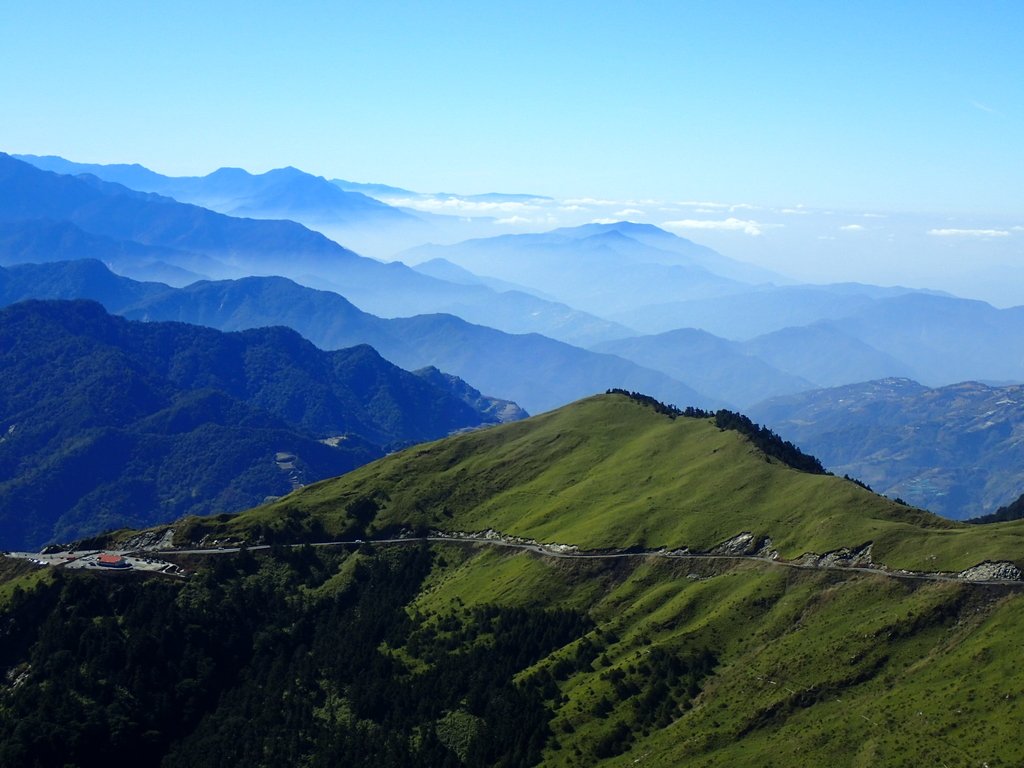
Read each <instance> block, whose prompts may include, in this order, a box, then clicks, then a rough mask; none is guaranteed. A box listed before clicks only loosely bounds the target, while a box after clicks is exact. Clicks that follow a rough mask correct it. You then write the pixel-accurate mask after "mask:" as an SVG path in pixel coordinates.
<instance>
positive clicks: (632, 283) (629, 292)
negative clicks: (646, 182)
mask: <svg viewBox="0 0 1024 768" xmlns="http://www.w3.org/2000/svg"><path fill="white" fill-rule="evenodd" d="M662 236H664V241H663V238H662ZM653 243H657V245H654V244H653ZM399 258H401V259H403V260H405V261H408V262H410V263H416V262H422V261H429V260H431V259H437V258H443V259H445V260H447V261H449V262H452V263H454V264H457V265H459V266H460V267H463V268H465V269H468V270H469V271H470V272H473V273H475V274H478V275H486V276H487V277H491V278H497V279H499V280H507V281H511V282H515V283H519V284H522V285H526V286H529V287H531V288H533V289H535V290H538V291H543V292H545V293H549V294H552V295H555V296H557V297H558V299H559V300H561V301H564V302H566V303H567V304H569V305H571V306H574V307H578V308H580V309H582V310H584V311H587V312H592V313H594V314H600V315H602V316H611V315H613V314H615V313H621V312H626V311H628V310H630V309H633V308H636V307H638V306H642V305H646V304H651V303H657V302H659V301H669V300H676V299H680V298H697V297H706V296H717V295H722V294H726V293H737V292H741V291H744V290H749V285H748V284H747V283H744V282H740V281H738V280H735V279H732V278H727V277H723V276H722V275H721V274H719V273H717V272H714V271H712V269H711V268H710V266H711V265H712V264H714V265H719V266H720V265H721V264H722V263H727V262H728V260H726V259H725V257H724V256H721V255H719V254H715V253H714V252H713V251H711V250H710V249H708V248H704V247H703V246H699V245H696V244H694V243H691V242H689V241H686V240H683V239H682V238H678V237H676V236H675V235H671V234H669V233H667V232H664V231H662V230H658V229H657V228H656V227H653V226H650V225H639V224H629V223H627V222H620V223H618V224H610V225H587V226H584V227H575V228H567V229H557V230H553V231H551V232H545V233H541V234H524V235H501V236H499V237H492V238H486V239H476V240H468V241H465V242H462V243H457V244H455V245H446V246H442V245H422V246H419V247H417V248H413V249H410V250H408V251H404V252H403V253H401V254H399ZM752 269H753V268H752ZM733 271H734V272H740V271H742V268H741V267H740V265H738V263H737V264H734V265H733ZM627 325H628V324H627Z"/></svg>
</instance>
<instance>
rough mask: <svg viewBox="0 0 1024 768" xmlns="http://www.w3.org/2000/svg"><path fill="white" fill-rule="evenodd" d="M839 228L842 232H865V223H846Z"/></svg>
mask: <svg viewBox="0 0 1024 768" xmlns="http://www.w3.org/2000/svg"><path fill="white" fill-rule="evenodd" d="M839 229H840V231H842V232H863V231H864V225H863V224H844V225H843V226H841V227H840V228H839Z"/></svg>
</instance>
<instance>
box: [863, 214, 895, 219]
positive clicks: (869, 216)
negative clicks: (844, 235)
mask: <svg viewBox="0 0 1024 768" xmlns="http://www.w3.org/2000/svg"><path fill="white" fill-rule="evenodd" d="M861 216H863V217H864V218H865V219H887V218H889V217H888V216H887V215H886V214H884V213H862V214H861Z"/></svg>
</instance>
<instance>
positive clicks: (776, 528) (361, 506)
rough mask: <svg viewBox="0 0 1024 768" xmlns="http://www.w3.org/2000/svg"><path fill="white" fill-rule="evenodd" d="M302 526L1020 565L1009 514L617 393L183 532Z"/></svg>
mask: <svg viewBox="0 0 1024 768" xmlns="http://www.w3.org/2000/svg"><path fill="white" fill-rule="evenodd" d="M364 523H365V530H364V528H363V524H364ZM310 526H315V527H316V529H317V532H318V533H319V534H320V535H322V536H327V537H331V536H340V535H346V534H348V535H353V534H358V535H366V536H372V535H374V534H375V533H379V532H381V531H385V530H392V529H395V528H399V527H412V528H416V527H419V528H421V529H425V528H431V527H432V528H438V529H441V530H446V531H466V532H469V531H481V530H485V529H488V528H492V529H494V530H497V531H500V532H501V533H503V534H508V535H515V536H522V537H527V538H534V539H537V540H538V541H542V542H557V543H563V544H573V545H577V546H579V547H580V548H582V549H611V548H626V547H644V548H659V547H665V548H668V549H674V548H679V547H689V548H690V549H692V550H708V549H711V548H713V547H715V546H716V545H718V544H720V543H722V542H724V541H726V540H727V539H730V538H732V537H734V536H736V535H738V534H740V533H743V532H749V533H751V534H753V535H754V537H755V539H760V538H765V537H767V538H770V539H771V541H772V546H773V547H774V548H775V549H777V550H778V551H779V553H780V555H781V557H783V558H785V559H793V558H796V557H799V556H800V555H801V554H803V553H805V552H817V553H824V552H829V551H833V550H836V549H839V548H841V547H859V546H862V545H864V544H867V543H872V545H873V546H872V555H873V557H874V560H875V561H876V562H879V563H882V564H884V565H886V566H888V567H891V568H907V569H913V570H927V571H959V570H963V569H965V568H968V567H970V566H972V565H975V564H977V563H980V562H982V561H985V560H1009V561H1015V562H1024V526H1021V525H1000V526H993V527H987V528H984V529H981V528H978V527H972V526H966V525H960V524H956V523H953V522H950V521H947V520H944V519H942V518H939V517H937V516H934V515H930V514H927V513H925V512H922V511H920V510H915V509H911V508H908V507H905V506H903V505H900V504H896V503H894V502H892V501H889V500H887V499H884V498H882V497H879V496H877V495H875V494H873V493H870V492H869V491H866V490H864V489H863V488H860V487H858V486H857V485H856V484H854V483H851V482H849V481H846V480H843V479H840V478H836V477H831V476H824V475H815V474H809V473H805V472H799V471H797V470H794V469H791V468H790V467H788V466H786V465H784V464H782V463H781V462H779V461H778V460H776V459H772V458H769V457H766V456H765V455H764V454H763V453H762V452H761V451H759V450H758V449H757V448H755V447H754V446H753V445H751V443H750V442H749V441H747V440H746V438H744V437H743V436H742V435H740V434H738V433H736V432H733V431H728V430H725V431H723V430H720V429H718V428H716V427H715V426H714V424H713V422H712V420H710V419H704V418H689V417H678V418H674V419H673V418H669V417H668V416H666V415H664V414H661V413H657V412H655V410H653V409H652V408H650V407H649V406H647V405H644V404H642V403H639V402H636V401H634V400H632V399H630V398H628V397H626V396H623V395H618V394H611V395H600V396H597V397H593V398H589V399H587V400H583V401H580V402H577V403H574V404H572V405H569V406H566V407H565V408H562V409H559V410H557V411H552V412H549V413H546V414H543V415H541V416H538V417H534V418H532V419H529V420H527V421H524V422H519V423H516V424H510V425H507V426H503V427H499V428H495V429H489V430H486V431H483V432H477V433H473V434H467V435H463V436H459V437H455V438H451V439H447V440H442V441H439V442H435V443H428V444H425V445H421V446H418V447H415V448H412V449H410V450H408V451H404V452H402V453H399V454H395V455H392V456H390V457H387V458H385V459H383V460H381V461H378V462H375V463H373V464H370V465H368V466H366V467H362V468H360V469H358V470H356V471H354V472H351V473H349V474H347V475H344V476H343V477H340V478H337V479H333V480H328V481H324V482H322V483H318V484H316V485H312V486H310V487H308V488H306V489H303V490H302V491H301V492H299V493H296V494H293V495H291V496H288V497H286V498H285V499H283V500H281V501H280V502H278V503H275V504H272V505H269V506H266V507H262V508H259V509H256V510H252V511H250V512H247V513H244V514H242V515H240V516H238V517H236V518H231V519H230V520H225V521H224V522H222V523H219V524H217V523H213V522H210V521H204V522H203V523H202V524H201V525H200V524H198V521H197V522H196V523H195V525H194V527H192V528H189V527H188V526H186V528H185V529H184V530H183V533H185V534H186V535H191V536H195V535H196V534H197V533H198V532H203V533H209V532H213V533H214V534H216V535H232V536H239V537H242V538H246V539H248V540H250V541H254V540H256V539H258V538H259V537H264V538H268V539H273V538H275V537H277V538H279V537H280V536H281V535H294V534H295V533H297V532H298V531H301V530H308V529H309V528H310Z"/></svg>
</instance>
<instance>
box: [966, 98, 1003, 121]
mask: <svg viewBox="0 0 1024 768" xmlns="http://www.w3.org/2000/svg"><path fill="white" fill-rule="evenodd" d="M971 106H972V107H974V108H975V109H980V110H981V111H982V112H988V113H989V114H990V115H999V116H1000V117H1002V116H1003V113H1002V112H1000V111H999V110H997V109H992V107H990V106H989V105H988V104H982V103H981V102H980V101H973V100H972V101H971Z"/></svg>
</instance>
